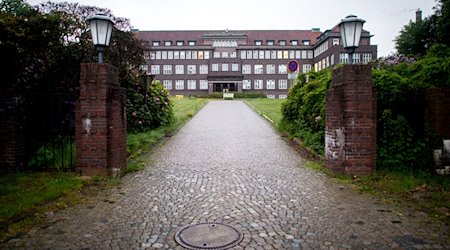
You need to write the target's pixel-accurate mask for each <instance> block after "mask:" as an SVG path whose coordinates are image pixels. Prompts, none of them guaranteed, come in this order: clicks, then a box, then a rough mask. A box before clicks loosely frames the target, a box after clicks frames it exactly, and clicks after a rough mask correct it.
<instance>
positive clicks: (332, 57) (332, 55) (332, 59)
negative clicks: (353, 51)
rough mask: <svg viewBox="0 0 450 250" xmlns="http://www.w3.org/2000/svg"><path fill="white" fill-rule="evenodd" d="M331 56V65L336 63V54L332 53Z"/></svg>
mask: <svg viewBox="0 0 450 250" xmlns="http://www.w3.org/2000/svg"><path fill="white" fill-rule="evenodd" d="M330 57H331V58H330V61H331V62H330V65H334V54H331V56H330Z"/></svg>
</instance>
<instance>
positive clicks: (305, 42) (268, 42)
mask: <svg viewBox="0 0 450 250" xmlns="http://www.w3.org/2000/svg"><path fill="white" fill-rule="evenodd" d="M289 43H290V45H292V46H297V45H299V43H298V40H291V41H290V42H289ZM302 44H303V45H310V44H311V41H310V40H302ZM255 45H256V46H261V45H263V41H262V40H255ZM265 45H268V46H274V45H275V40H266V44H265ZM278 45H280V46H286V40H278Z"/></svg>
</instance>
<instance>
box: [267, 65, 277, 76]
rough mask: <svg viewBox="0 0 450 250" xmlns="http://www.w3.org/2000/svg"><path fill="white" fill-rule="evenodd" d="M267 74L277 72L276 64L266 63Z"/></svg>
mask: <svg viewBox="0 0 450 250" xmlns="http://www.w3.org/2000/svg"><path fill="white" fill-rule="evenodd" d="M266 74H275V64H267V65H266Z"/></svg>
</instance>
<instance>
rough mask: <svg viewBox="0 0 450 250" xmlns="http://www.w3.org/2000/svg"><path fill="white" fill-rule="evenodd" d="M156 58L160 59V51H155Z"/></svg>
mask: <svg viewBox="0 0 450 250" xmlns="http://www.w3.org/2000/svg"><path fill="white" fill-rule="evenodd" d="M156 60H161V51H156Z"/></svg>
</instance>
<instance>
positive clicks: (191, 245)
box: [175, 223, 244, 249]
mask: <svg viewBox="0 0 450 250" xmlns="http://www.w3.org/2000/svg"><path fill="white" fill-rule="evenodd" d="M243 238H244V235H243V234H242V232H241V231H239V230H238V229H237V228H234V227H232V226H230V225H225V224H221V223H200V224H196V225H190V226H186V227H183V228H182V229H180V230H179V231H178V232H177V234H176V235H175V240H176V241H177V242H178V244H180V245H182V246H183V247H185V248H188V249H228V248H231V247H234V246H236V245H237V244H239V242H241V241H242V239H243Z"/></svg>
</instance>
